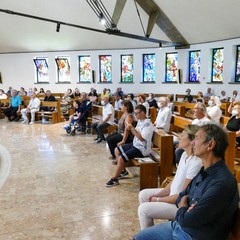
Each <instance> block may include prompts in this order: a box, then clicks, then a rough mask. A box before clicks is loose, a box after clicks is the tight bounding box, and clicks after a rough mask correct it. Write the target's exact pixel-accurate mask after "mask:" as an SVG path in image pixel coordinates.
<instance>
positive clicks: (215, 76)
mask: <svg viewBox="0 0 240 240" xmlns="http://www.w3.org/2000/svg"><path fill="white" fill-rule="evenodd" d="M222 81H223V48H216V49H213V58H212V82H222Z"/></svg>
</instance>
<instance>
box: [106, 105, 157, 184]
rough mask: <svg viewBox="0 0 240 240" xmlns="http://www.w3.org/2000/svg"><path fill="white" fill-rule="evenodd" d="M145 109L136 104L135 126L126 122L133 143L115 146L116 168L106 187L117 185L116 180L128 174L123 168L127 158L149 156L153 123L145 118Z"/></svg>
mask: <svg viewBox="0 0 240 240" xmlns="http://www.w3.org/2000/svg"><path fill="white" fill-rule="evenodd" d="M146 111H147V110H146V107H145V106H143V105H138V106H136V108H135V117H136V118H137V120H138V123H137V126H136V128H134V127H133V126H132V125H131V124H130V123H128V122H126V128H127V129H128V130H130V131H131V132H132V134H133V135H134V139H133V143H129V144H125V145H122V146H119V147H117V148H115V156H116V159H117V169H116V171H115V174H114V176H113V177H112V178H111V179H110V180H109V181H108V182H107V183H106V184H105V186H106V187H113V186H116V185H118V184H119V181H118V180H119V179H121V178H124V177H125V176H127V175H128V174H129V173H128V171H127V170H126V169H125V163H127V162H128V161H129V159H133V158H137V157H146V156H149V154H150V152H151V145H152V135H153V125H152V123H151V120H150V119H148V118H147V116H146Z"/></svg>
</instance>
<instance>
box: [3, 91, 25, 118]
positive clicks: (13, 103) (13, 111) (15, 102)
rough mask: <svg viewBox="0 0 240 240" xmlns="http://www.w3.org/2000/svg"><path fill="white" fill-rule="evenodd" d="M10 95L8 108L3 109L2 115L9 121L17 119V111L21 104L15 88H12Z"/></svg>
mask: <svg viewBox="0 0 240 240" xmlns="http://www.w3.org/2000/svg"><path fill="white" fill-rule="evenodd" d="M11 94H12V97H11V100H10V105H9V107H8V108H6V109H4V110H3V113H4V115H5V116H6V117H7V118H8V120H9V121H13V120H14V121H18V120H19V117H18V116H17V113H18V112H20V107H21V104H22V99H21V97H20V96H19V95H18V94H17V90H12V93H11Z"/></svg>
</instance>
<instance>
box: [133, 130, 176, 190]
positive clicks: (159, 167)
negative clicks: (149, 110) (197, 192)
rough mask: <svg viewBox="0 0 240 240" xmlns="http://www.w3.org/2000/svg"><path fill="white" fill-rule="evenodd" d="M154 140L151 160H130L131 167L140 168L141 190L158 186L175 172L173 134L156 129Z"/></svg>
mask: <svg viewBox="0 0 240 240" xmlns="http://www.w3.org/2000/svg"><path fill="white" fill-rule="evenodd" d="M152 141H153V148H152V153H151V154H150V158H151V159H152V161H151V162H139V161H138V160H137V159H131V160H130V161H129V167H131V166H135V167H139V168H140V173H139V178H140V190H142V189H145V188H157V187H158V186H159V185H161V184H162V182H163V181H164V180H165V178H167V177H168V176H171V175H172V173H173V136H172V135H169V134H167V133H165V132H164V131H162V130H159V129H155V130H154V132H153V139H152ZM158 179H159V180H158Z"/></svg>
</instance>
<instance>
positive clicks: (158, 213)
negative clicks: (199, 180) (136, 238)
mask: <svg viewBox="0 0 240 240" xmlns="http://www.w3.org/2000/svg"><path fill="white" fill-rule="evenodd" d="M197 130H198V127H197V126H196V125H187V126H186V127H185V128H184V130H183V132H182V134H181V135H180V136H179V147H180V148H183V149H184V152H183V154H182V156H181V159H180V162H179V166H178V169H177V172H176V175H175V177H174V179H173V181H172V182H171V183H169V184H168V185H167V186H166V187H165V188H160V189H159V188H152V189H144V190H142V191H141V192H140V193H139V203H140V206H139V207H138V216H139V221H140V227H141V229H144V228H147V227H150V226H152V225H153V224H154V222H153V221H154V219H166V220H169V219H175V216H176V213H177V210H178V208H177V207H176V205H175V202H176V200H177V198H178V195H179V193H180V192H181V191H183V190H184V189H185V188H186V187H187V186H188V184H189V183H190V182H191V181H192V179H193V178H194V177H195V176H196V175H197V173H198V172H199V170H200V168H201V167H202V161H201V159H200V158H198V157H196V156H194V154H193V145H192V143H191V142H192V141H193V139H194V138H195V133H196V132H197Z"/></svg>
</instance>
